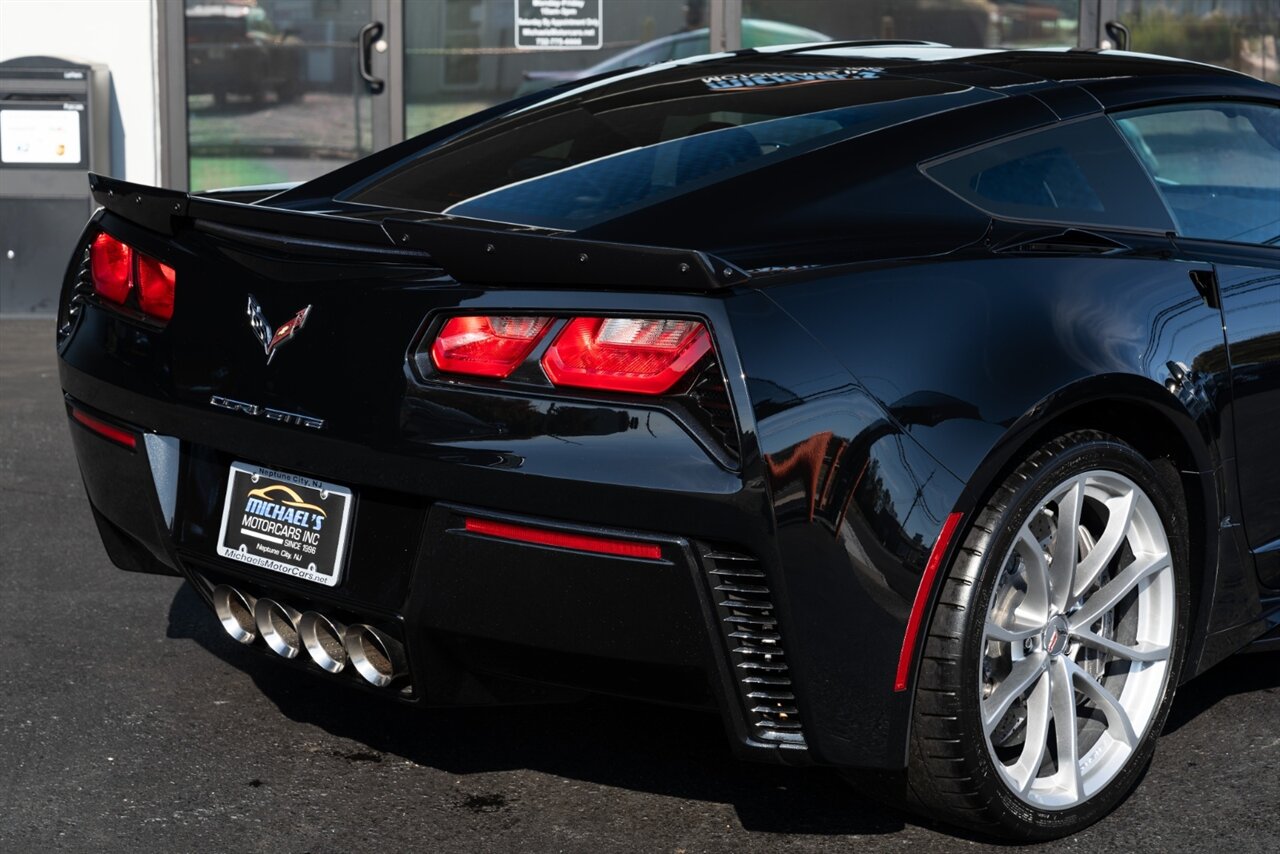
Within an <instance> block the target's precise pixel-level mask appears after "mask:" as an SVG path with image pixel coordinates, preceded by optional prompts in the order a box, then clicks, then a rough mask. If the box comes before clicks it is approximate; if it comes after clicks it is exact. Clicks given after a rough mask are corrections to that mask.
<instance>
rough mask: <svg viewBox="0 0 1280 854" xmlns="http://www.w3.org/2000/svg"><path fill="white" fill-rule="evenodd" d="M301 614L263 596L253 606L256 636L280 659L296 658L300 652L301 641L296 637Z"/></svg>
mask: <svg viewBox="0 0 1280 854" xmlns="http://www.w3.org/2000/svg"><path fill="white" fill-rule="evenodd" d="M301 619H302V614H300V613H298V612H297V611H295V610H294V609H292V608H290V607H289V606H288V605H282V604H281V603H279V602H277V601H275V600H274V599H268V598H266V597H265V596H264V597H263V598H261V599H259V600H258V601H257V603H256V604H254V606H253V621H254V623H255V624H256V625H257V627H258V634H259V635H261V636H262V639H263V640H264V641H266V642H267V646H269V647H271V650H272V652H274V653H275V654H276V655H278V656H280V657H281V658H297V657H298V653H300V652H302V639H301V638H300V637H299V636H298V621H299V620H301Z"/></svg>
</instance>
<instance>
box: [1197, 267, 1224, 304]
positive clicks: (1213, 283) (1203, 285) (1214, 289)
mask: <svg viewBox="0 0 1280 854" xmlns="http://www.w3.org/2000/svg"><path fill="white" fill-rule="evenodd" d="M1191 283H1192V284H1193V285H1195V286H1196V293H1198V294H1200V298H1201V299H1202V300H1204V304H1205V305H1207V306H1208V307H1209V308H1222V299H1221V298H1220V297H1219V296H1218V276H1217V274H1216V273H1214V272H1213V270H1192V271H1191Z"/></svg>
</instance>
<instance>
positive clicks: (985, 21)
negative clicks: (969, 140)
mask: <svg viewBox="0 0 1280 854" xmlns="http://www.w3.org/2000/svg"><path fill="white" fill-rule="evenodd" d="M742 14H743V15H744V16H746V17H752V18H764V19H767V20H773V21H784V22H787V23H790V24H794V25H799V26H804V27H813V28H815V29H818V30H822V31H823V32H825V33H828V34H829V35H830V36H831V37H832V38H834V39H922V40H925V41H936V42H942V43H943V44H949V45H952V46H954V47H1045V46H1074V45H1075V44H1076V40H1077V30H1078V22H1077V16H1078V14H1079V3H1078V2H1077V0H999V2H994V0H859V2H857V3H850V2H848V0H746V1H745V2H744V3H743V12H742Z"/></svg>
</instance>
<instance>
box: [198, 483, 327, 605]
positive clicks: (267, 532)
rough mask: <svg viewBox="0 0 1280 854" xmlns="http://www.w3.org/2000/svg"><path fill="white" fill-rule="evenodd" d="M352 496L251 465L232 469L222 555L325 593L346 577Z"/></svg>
mask: <svg viewBox="0 0 1280 854" xmlns="http://www.w3.org/2000/svg"><path fill="white" fill-rule="evenodd" d="M350 516H351V490H350V489H347V488H346V487H344V486H338V485H337V484H333V483H325V482H324V481H322V480H315V479H313V478H309V477H303V476H301V475H296V474H289V473H287V472H282V471H276V470H275V469H269V468H264V467H263V466H255V465H251V464H249V463H239V462H237V463H232V464H231V472H230V474H228V475H227V501H226V504H224V505H223V508H222V530H221V532H220V533H219V534H218V554H220V555H222V556H223V557H225V558H230V559H231V560H237V561H240V562H241V563H247V564H250V565H251V566H257V567H261V568H263V569H269V570H271V571H273V572H283V573H284V574H286V575H292V576H294V577H295V578H304V579H306V580H307V581H314V582H316V583H318V584H323V585H325V586H326V587H333V586H334V585H336V584H337V583H338V580H339V578H340V577H341V576H342V559H343V556H344V555H345V553H346V552H345V546H346V543H347V528H348V527H349V524H348V523H349V522H350Z"/></svg>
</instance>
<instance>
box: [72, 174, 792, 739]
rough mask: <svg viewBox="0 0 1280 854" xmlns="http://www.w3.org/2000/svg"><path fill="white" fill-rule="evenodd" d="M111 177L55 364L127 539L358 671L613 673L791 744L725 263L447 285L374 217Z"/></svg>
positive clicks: (247, 622)
mask: <svg viewBox="0 0 1280 854" xmlns="http://www.w3.org/2000/svg"><path fill="white" fill-rule="evenodd" d="M97 191H98V195H99V199H100V200H101V201H103V202H104V204H105V206H106V207H105V209H104V210H102V211H100V212H99V213H98V214H97V215H96V216H95V217H94V219H93V221H92V222H91V223H90V224H89V226H88V227H87V228H86V230H85V232H84V235H83V236H82V239H81V241H80V245H79V246H78V248H77V250H76V253H75V256H74V258H73V263H72V264H71V265H70V268H69V269H68V273H67V279H66V283H65V286H64V294H63V305H62V310H61V316H60V320H59V333H58V337H59V351H60V356H61V358H60V361H59V368H60V376H61V381H62V387H63V390H64V393H65V396H66V405H67V409H68V414H69V418H70V421H71V432H72V438H73V443H74V446H75V449H76V454H77V457H78V460H79V463H80V467H81V471H82V473H83V476H84V481H85V486H86V490H87V492H88V497H89V500H90V503H91V505H92V507H93V512H94V516H95V519H96V520H97V523H98V527H99V530H100V532H101V534H102V537H103V540H104V543H105V544H106V547H107V550H108V553H109V554H110V556H111V558H112V560H113V561H114V562H115V563H116V564H117V565H119V566H121V567H123V568H125V569H131V570H138V571H147V572H165V573H176V574H179V575H181V576H183V577H185V578H186V579H187V580H189V581H190V582H191V583H192V584H193V586H194V587H195V588H196V589H197V590H198V591H199V592H200V593H201V595H202V596H203V597H204V598H205V600H206V601H207V602H208V603H209V605H210V610H211V613H210V619H211V620H213V619H218V620H220V621H221V623H222V625H223V626H224V628H226V630H227V632H228V633H229V634H230V635H231V636H232V637H234V638H235V639H236V640H238V641H240V642H242V643H245V644H247V645H250V646H254V647H256V648H259V649H261V650H263V651H264V652H267V653H268V654H275V655H278V656H280V657H281V658H284V659H289V660H290V662H291V663H292V664H293V665H294V666H298V667H303V668H306V669H309V670H312V671H314V672H316V673H318V674H327V675H328V676H329V677H330V678H333V679H335V680H336V681H342V682H345V683H347V684H349V685H352V686H356V687H359V688H363V689H366V690H369V691H375V692H378V693H381V694H385V695H390V696H395V697H398V698H400V699H403V700H406V701H410V702H417V703H424V704H430V705H458V704H483V703H495V702H511V701H516V702H518V701H526V700H535V699H542V698H545V697H548V696H564V695H565V694H566V690H567V691H577V690H582V689H587V690H595V691H604V692H609V693H614V694H618V695H623V696H634V697H641V698H647V699H654V700H659V701H663V702H672V703H678V704H682V705H690V706H700V707H706V708H718V709H720V710H722V712H723V713H724V714H725V719H726V722H727V723H728V724H729V726H730V727H731V729H732V731H733V732H734V733H735V734H736V736H737V737H736V739H735V741H736V742H737V743H738V744H740V745H742V746H744V747H747V748H756V749H757V750H752V751H751V752H753V753H754V752H764V753H774V752H778V751H783V750H789V751H790V752H792V753H794V754H795V755H796V756H797V757H798V756H799V755H801V754H802V753H803V750H802V748H803V746H804V740H803V735H802V733H801V732H800V725H799V722H798V716H797V711H798V710H797V709H796V706H795V698H794V694H793V693H792V691H791V685H790V678H789V674H788V668H787V665H786V664H785V659H784V657H783V655H782V639H781V636H780V634H779V631H778V628H777V619H776V613H775V609H774V603H773V601H772V598H771V590H770V585H769V583H768V580H767V577H766V574H765V572H764V570H763V568H762V565H761V562H760V559H759V558H760V551H761V550H763V549H766V548H767V547H768V541H767V538H766V534H765V529H766V528H767V519H768V512H769V508H768V502H767V499H766V496H765V491H764V487H763V485H762V483H761V482H760V480H759V478H756V479H754V480H749V479H747V478H746V477H744V474H743V471H744V467H743V456H744V453H747V454H749V453H750V449H749V448H746V449H744V440H743V435H742V430H741V427H742V426H744V423H745V422H748V421H749V419H750V417H751V416H750V414H749V411H748V410H747V409H746V407H745V400H746V395H745V392H744V390H743V389H742V388H740V387H738V388H735V387H733V386H732V385H731V384H730V383H729V382H728V381H727V378H729V377H737V378H740V377H741V374H742V371H741V367H740V365H739V364H738V362H737V356H736V351H735V346H734V342H733V340H732V332H731V328H730V324H729V322H728V320H727V315H726V309H725V302H726V300H728V299H732V297H729V296H726V293H727V291H725V290H724V289H721V288H718V287H716V286H715V285H716V283H715V282H714V281H712V282H711V284H710V285H705V284H704V286H702V287H698V286H686V287H685V289H684V290H683V291H679V292H676V291H669V292H661V291H654V290H650V291H638V290H632V289H612V290H598V289H588V288H583V287H575V288H571V289H566V288H564V287H559V288H557V287H556V286H554V285H548V286H546V287H535V288H519V289H516V288H504V287H497V286H485V285H465V284H461V283H459V282H458V281H456V280H455V279H454V278H453V277H452V276H450V275H448V274H447V273H445V272H444V271H443V270H442V269H441V268H440V267H439V266H437V262H436V261H435V260H434V259H433V258H432V257H430V256H428V255H426V254H425V253H423V252H421V251H415V250H412V249H403V248H397V247H396V246H395V245H393V244H392V242H391V241H390V240H388V239H387V236H386V233H385V232H384V230H383V228H382V226H381V225H379V224H377V223H376V222H369V221H359V220H354V219H350V220H343V221H340V222H339V221H336V220H334V219H333V218H329V217H320V216H312V215H308V214H293V213H280V214H279V215H278V216H276V218H275V219H273V218H272V217H273V216H275V214H274V213H272V212H256V211H253V210H251V209H250V208H249V206H244V205H231V204H227V203H217V202H212V201H197V200H191V201H190V202H188V200H187V199H186V197H185V196H183V195H182V194H176V193H172V194H170V193H165V192H163V191H159V192H157V191H148V190H144V189H142V188H137V187H131V186H129V185H124V184H120V183H118V182H107V181H103V180H99V182H98V187H97ZM246 212H248V218H246ZM253 217H258V219H257V220H255V219H253ZM264 217H265V219H263V218H264ZM229 221H234V222H235V223H237V224H234V225H232V224H229ZM285 221H287V222H288V224H289V230H288V233H287V234H286V233H285V232H284V231H281V230H278V229H279V228H280V225H281V223H282V222H285ZM246 222H250V223H251V224H250V225H245V223H246ZM264 226H268V227H264ZM271 227H275V228H276V229H277V230H272V228H271ZM339 233H340V237H339ZM577 255H578V253H575V254H574V257H573V261H574V263H581V262H579V261H578V260H577ZM690 257H692V258H693V262H694V263H697V261H698V259H697V258H696V256H690ZM668 261H669V262H670V265H671V270H672V278H673V279H676V278H678V275H679V273H678V269H679V266H678V265H679V264H680V263H684V262H677V261H676V260H675V259H674V258H671V259H663V263H667V262H668ZM637 263H639V264H640V265H641V266H643V264H644V263H645V261H644V260H643V259H642V260H640V261H638V262H637ZM695 275H696V273H695ZM166 287H167V288H168V290H167V291H166ZM592 342H604V344H605V345H609V344H610V343H612V345H613V346H612V350H610V347H609V346H604V347H603V349H601V348H600V347H596V348H595V349H594V350H593V349H592V348H593V347H594V346H595V345H594V344H593V343H592ZM664 348H665V349H664ZM619 360H621V361H619ZM638 377H639V378H640V379H637V378H638ZM562 689H563V690H562Z"/></svg>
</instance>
